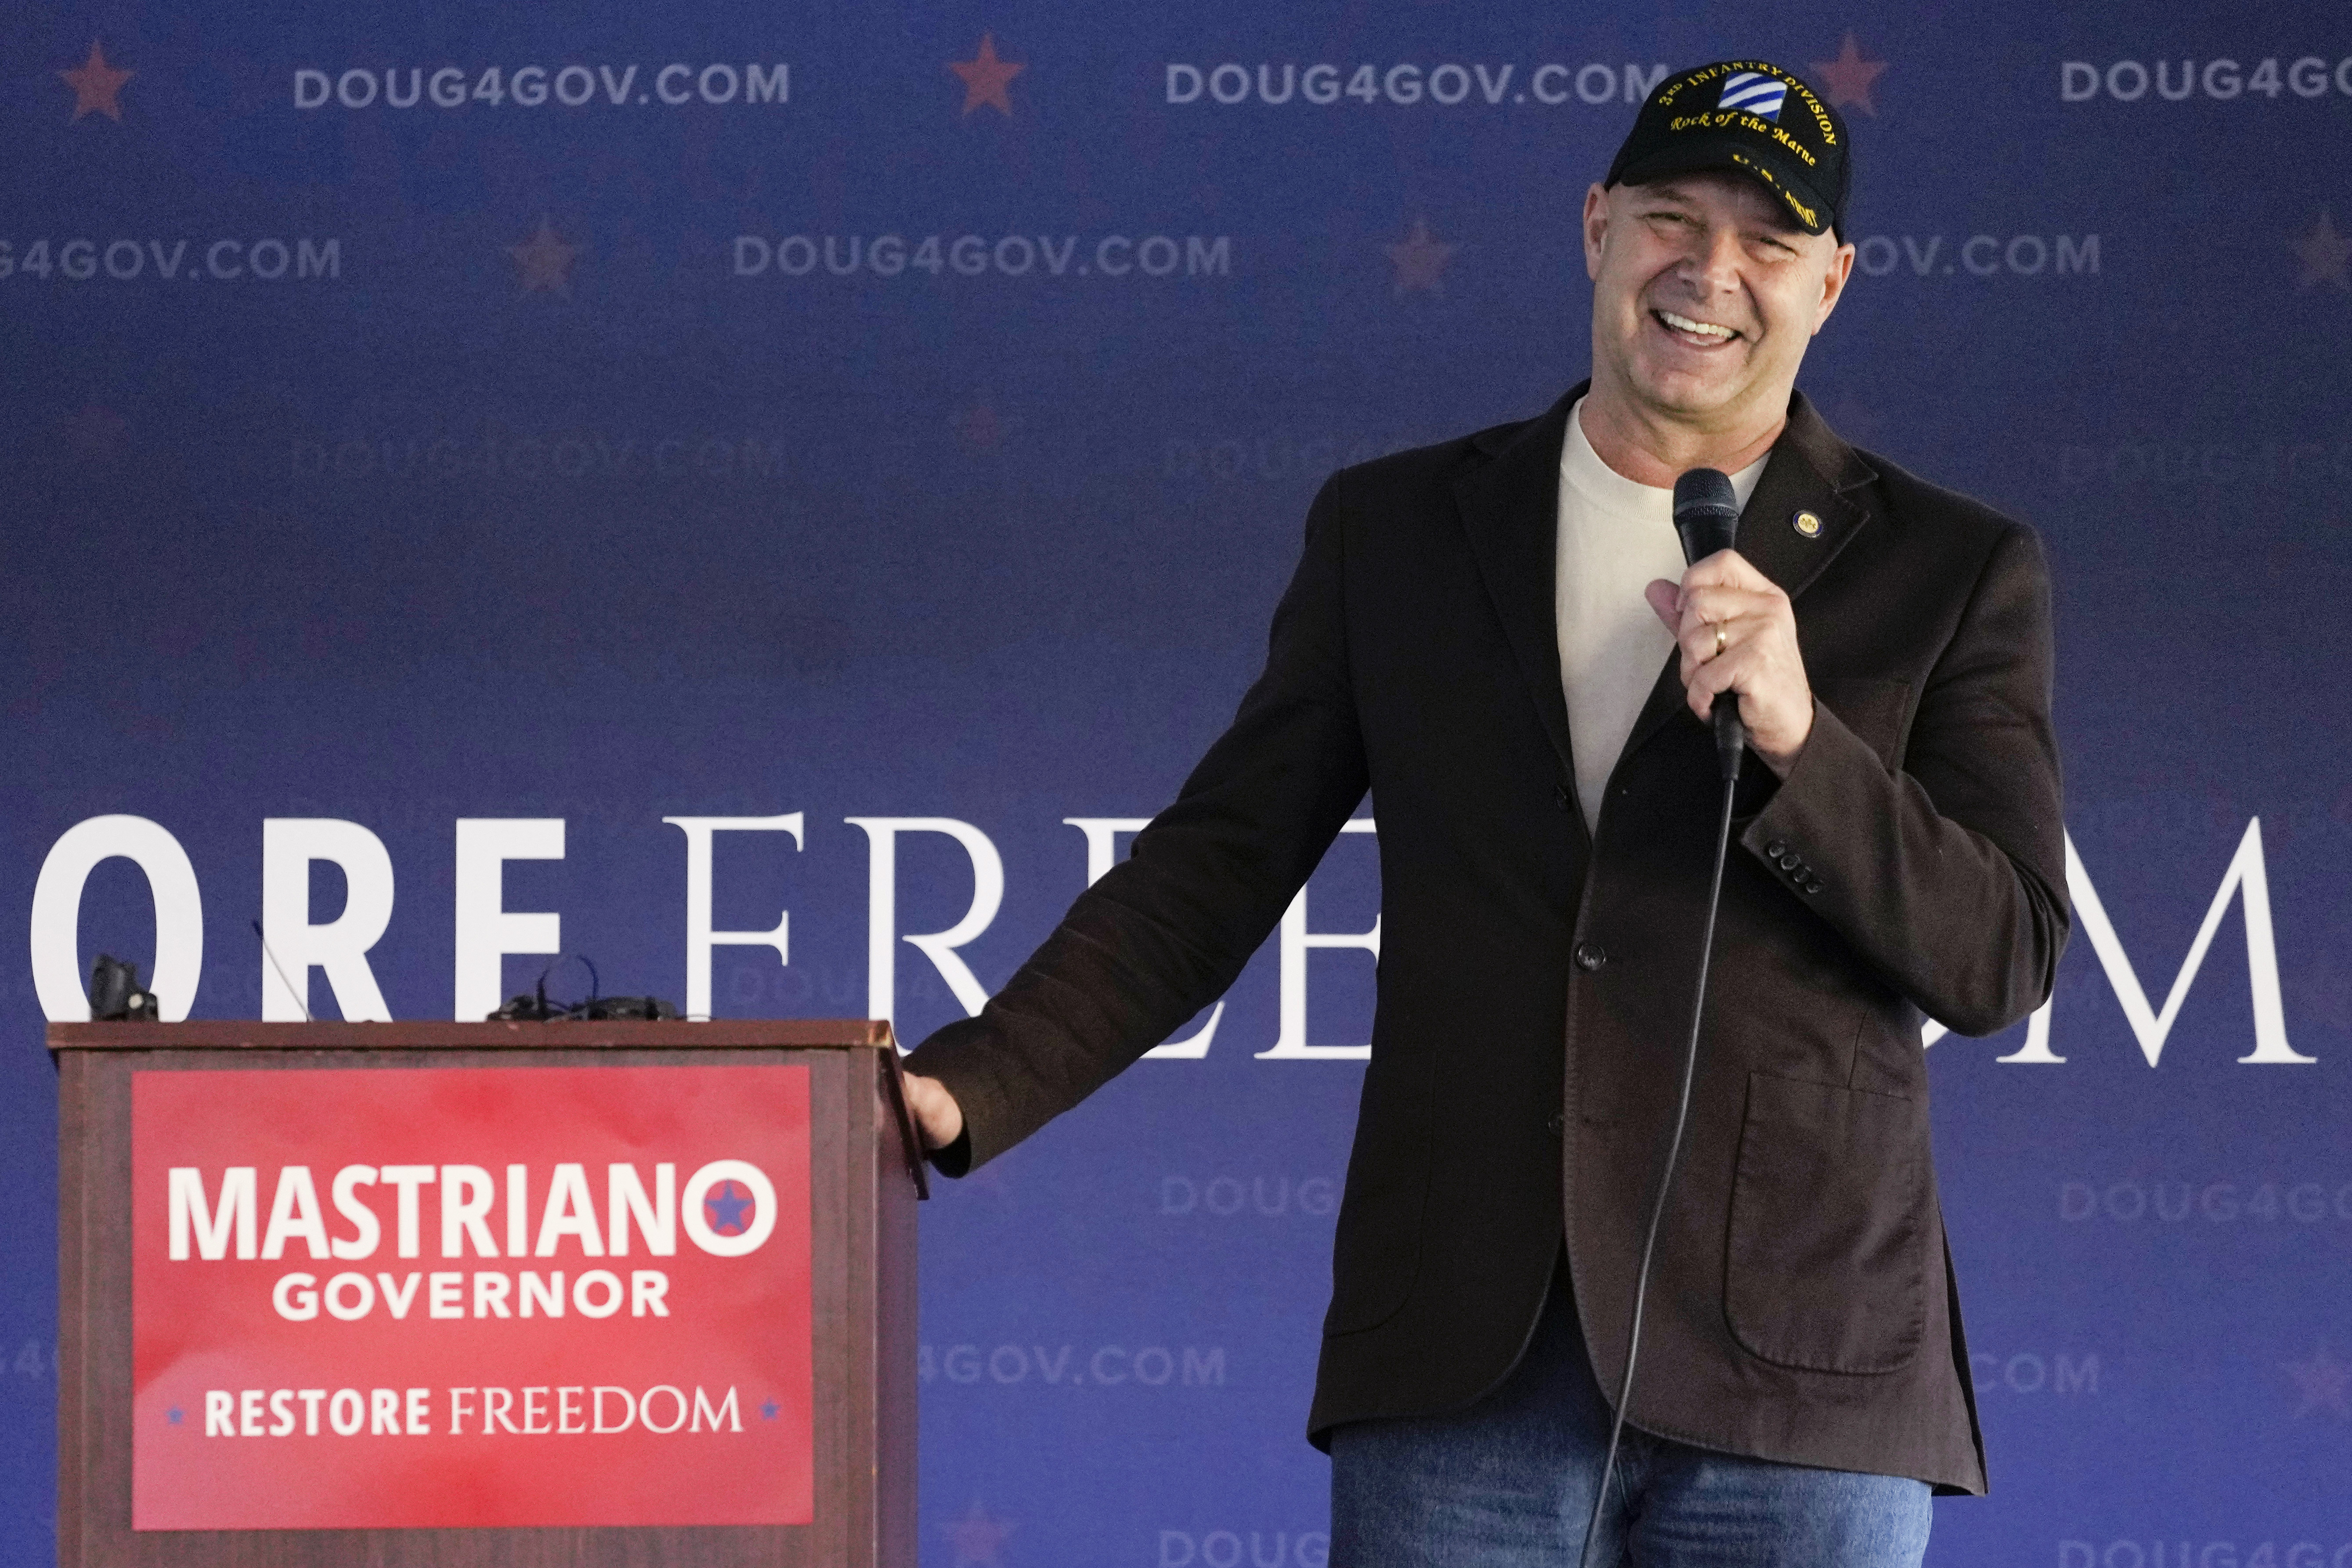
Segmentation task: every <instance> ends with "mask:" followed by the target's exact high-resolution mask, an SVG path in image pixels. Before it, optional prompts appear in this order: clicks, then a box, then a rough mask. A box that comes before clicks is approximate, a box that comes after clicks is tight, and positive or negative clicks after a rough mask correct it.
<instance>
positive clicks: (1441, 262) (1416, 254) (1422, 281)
mask: <svg viewBox="0 0 2352 1568" xmlns="http://www.w3.org/2000/svg"><path fill="white" fill-rule="evenodd" d="M1457 248H1458V247H1455V246H1451V245H1444V244H1441V243H1440V242H1439V241H1437V240H1436V239H1434V238H1433V237H1431V236H1430V232H1429V224H1428V222H1427V220H1425V219H1423V218H1415V219H1413V220H1412V232H1411V233H1409V234H1407V235H1406V236H1405V237H1404V238H1402V240H1399V241H1398V242H1397V243H1396V244H1394V245H1384V246H1382V247H1381V249H1382V250H1385V251H1387V252H1388V257H1389V259H1390V260H1391V261H1392V262H1394V263H1396V289H1395V292H1396V296H1397V298H1399V299H1402V298H1404V291H1405V290H1406V289H1428V290H1429V291H1430V292H1431V293H1433V294H1434V295H1436V296H1437V297H1438V298H1439V299H1441V300H1442V299H1444V297H1445V283H1444V272H1445V264H1446V263H1447V262H1448V261H1451V260H1452V259H1454V251H1455V250H1456V249H1457Z"/></svg>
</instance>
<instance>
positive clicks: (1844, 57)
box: [1813, 33, 1886, 120]
mask: <svg viewBox="0 0 2352 1568" xmlns="http://www.w3.org/2000/svg"><path fill="white" fill-rule="evenodd" d="M1885 68H1886V62H1885V60H1867V59H1864V58H1862V46H1861V45H1859V44H1857V43H1855V42H1854V41H1853V34H1852V33H1848V34H1847V35H1846V36H1845V47H1843V49H1840V50H1839V51H1838V58H1835V59H1833V60H1815V61H1814V62H1813V74H1814V75H1815V76H1817V77H1819V78H1820V79H1821V82H1822V88H1823V89H1826V90H1827V92H1828V94H1829V100H1830V107H1831V108H1832V109H1843V108H1845V107H1847V106H1848V105H1852V106H1853V108H1855V109H1859V110H1862V111H1863V112H1864V114H1867V115H1869V116H1870V117H1871V118H1872V119H1873V120H1875V119H1877V118H1878V106H1877V105H1876V104H1874V103H1873V102H1871V101H1870V84H1871V83H1872V82H1874V81H1876V80H1877V79H1878V73H1879V72H1880V71H1883V70H1885Z"/></svg>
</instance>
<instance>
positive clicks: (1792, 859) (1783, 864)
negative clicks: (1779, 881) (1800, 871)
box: [1780, 855, 1804, 871]
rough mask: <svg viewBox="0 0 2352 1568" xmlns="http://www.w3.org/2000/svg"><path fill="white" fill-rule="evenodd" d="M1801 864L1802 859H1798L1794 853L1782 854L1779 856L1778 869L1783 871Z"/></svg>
mask: <svg viewBox="0 0 2352 1568" xmlns="http://www.w3.org/2000/svg"><path fill="white" fill-rule="evenodd" d="M1803 864H1804V861H1802V860H1801V859H1799V858H1797V857H1796V856H1794V855H1783V856H1781V857H1780V869H1782V870H1783V871H1793V870H1795V869H1796V868H1798V867H1800V866H1801V865H1803Z"/></svg>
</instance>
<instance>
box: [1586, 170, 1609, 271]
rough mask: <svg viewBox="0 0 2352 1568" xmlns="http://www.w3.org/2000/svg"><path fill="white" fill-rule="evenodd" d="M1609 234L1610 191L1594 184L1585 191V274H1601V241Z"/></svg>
mask: <svg viewBox="0 0 2352 1568" xmlns="http://www.w3.org/2000/svg"><path fill="white" fill-rule="evenodd" d="M1608 235H1609V192H1608V190H1607V189H1606V187H1604V186H1601V185H1594V186H1593V187H1592V188H1591V189H1590V190H1588V191H1586V192H1585V193H1584V275H1585V276H1586V277H1587V278H1591V279H1598V278H1600V276H1601V241H1602V240H1603V239H1605V238H1607V237H1608Z"/></svg>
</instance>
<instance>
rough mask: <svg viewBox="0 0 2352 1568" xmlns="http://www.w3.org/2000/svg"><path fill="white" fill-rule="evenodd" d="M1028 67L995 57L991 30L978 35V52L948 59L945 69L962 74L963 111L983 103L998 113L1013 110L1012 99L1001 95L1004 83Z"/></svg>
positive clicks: (1008, 113)
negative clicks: (968, 57) (965, 57)
mask: <svg viewBox="0 0 2352 1568" xmlns="http://www.w3.org/2000/svg"><path fill="white" fill-rule="evenodd" d="M948 69H950V70H951V71H953V72H955V73H956V75H958V76H960V77H961V78H963V111H964V112H965V113H966V114H970V113H971V111H972V110H975V109H978V108H979V107H980V106H981V105H982V104H983V103H985V104H987V105H988V106H989V107H990V108H992V109H993V110H996V111H997V112H998V113H999V114H1005V115H1010V114H1011V113H1012V112H1013V100H1011V99H1009V98H1007V97H1005V96H1004V88H1005V84H1006V83H1008V82H1010V81H1011V80H1012V79H1013V78H1014V77H1016V76H1019V75H1020V74H1021V73H1022V72H1023V71H1025V70H1027V69H1028V67H1027V66H1025V65H1016V64H1014V63H1013V61H1011V60H1000V59H998V58H996V37H995V36H994V35H993V34H991V33H982V35H981V36H980V53H978V54H977V55H974V56H973V57H972V58H971V59H968V60H950V61H949V62H948Z"/></svg>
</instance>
